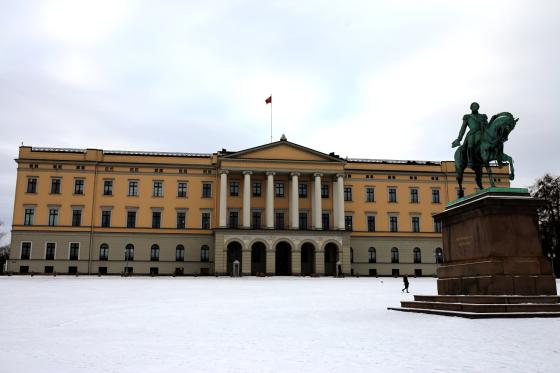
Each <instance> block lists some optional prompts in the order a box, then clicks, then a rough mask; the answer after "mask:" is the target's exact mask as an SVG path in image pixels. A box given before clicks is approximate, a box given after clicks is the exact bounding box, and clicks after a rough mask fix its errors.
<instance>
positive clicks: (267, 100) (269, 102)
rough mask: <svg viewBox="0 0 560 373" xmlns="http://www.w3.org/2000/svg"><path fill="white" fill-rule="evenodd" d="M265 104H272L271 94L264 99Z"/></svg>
mask: <svg viewBox="0 0 560 373" xmlns="http://www.w3.org/2000/svg"><path fill="white" fill-rule="evenodd" d="M264 103H265V104H272V95H271V96H270V97H269V98H267V99H266V100H265V101H264Z"/></svg>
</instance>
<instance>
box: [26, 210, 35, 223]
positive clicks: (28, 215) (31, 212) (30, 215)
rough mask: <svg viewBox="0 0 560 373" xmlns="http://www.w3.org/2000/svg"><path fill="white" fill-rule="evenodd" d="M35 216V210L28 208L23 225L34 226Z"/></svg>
mask: <svg viewBox="0 0 560 373" xmlns="http://www.w3.org/2000/svg"><path fill="white" fill-rule="evenodd" d="M34 216H35V209H34V208H26V209H25V214H24V216H23V225H33V217H34Z"/></svg>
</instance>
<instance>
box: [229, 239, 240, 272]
mask: <svg viewBox="0 0 560 373" xmlns="http://www.w3.org/2000/svg"><path fill="white" fill-rule="evenodd" d="M242 251H243V248H242V247H241V244H240V243H239V242H237V241H233V242H230V243H229V244H228V245H227V274H228V275H229V276H231V275H233V262H234V261H235V260H238V261H239V273H243V269H242V268H241V265H242V263H243V261H242V260H241V255H242Z"/></svg>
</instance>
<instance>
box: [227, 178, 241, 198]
mask: <svg viewBox="0 0 560 373" xmlns="http://www.w3.org/2000/svg"><path fill="white" fill-rule="evenodd" d="M229 195H230V196H231V197H239V181H232V182H231V183H229Z"/></svg>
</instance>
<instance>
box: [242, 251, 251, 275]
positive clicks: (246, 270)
mask: <svg viewBox="0 0 560 373" xmlns="http://www.w3.org/2000/svg"><path fill="white" fill-rule="evenodd" d="M241 274H242V275H243V276H250V275H251V249H247V250H243V251H242V254H241Z"/></svg>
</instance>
